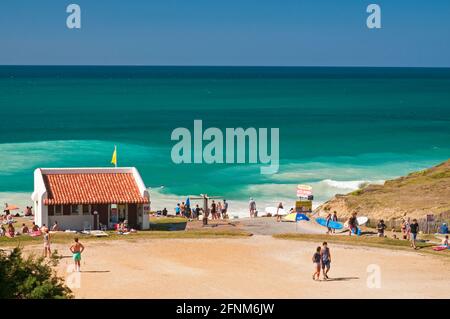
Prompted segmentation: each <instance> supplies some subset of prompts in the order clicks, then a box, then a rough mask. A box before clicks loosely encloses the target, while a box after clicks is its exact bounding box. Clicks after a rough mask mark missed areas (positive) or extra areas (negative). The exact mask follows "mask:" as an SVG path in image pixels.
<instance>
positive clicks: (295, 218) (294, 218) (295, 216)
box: [283, 212, 309, 222]
mask: <svg viewBox="0 0 450 319" xmlns="http://www.w3.org/2000/svg"><path fill="white" fill-rule="evenodd" d="M283 220H284V221H289V222H299V221H302V220H305V221H309V217H308V216H306V215H305V214H303V213H296V212H294V213H290V214H289V215H287V216H285V217H284V218H283Z"/></svg>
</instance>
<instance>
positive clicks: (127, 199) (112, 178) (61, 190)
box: [43, 173, 148, 205]
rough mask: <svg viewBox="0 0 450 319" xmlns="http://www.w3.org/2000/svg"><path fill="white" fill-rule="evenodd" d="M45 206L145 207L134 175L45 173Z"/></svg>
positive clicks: (145, 199) (146, 201)
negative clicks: (115, 205) (105, 205)
mask: <svg viewBox="0 0 450 319" xmlns="http://www.w3.org/2000/svg"><path fill="white" fill-rule="evenodd" d="M43 178H44V183H45V187H46V189H47V199H46V200H45V201H44V204H45V205H66V204H108V203H111V204H124V203H134V204H144V203H148V198H146V197H143V196H142V195H141V193H140V192H139V188H138V186H137V184H136V181H135V180H134V177H133V174H131V173H72V174H44V175H43Z"/></svg>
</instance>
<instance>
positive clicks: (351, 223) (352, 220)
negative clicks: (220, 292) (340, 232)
mask: <svg viewBox="0 0 450 319" xmlns="http://www.w3.org/2000/svg"><path fill="white" fill-rule="evenodd" d="M348 228H349V233H348V234H349V235H350V236H351V235H352V233H353V232H354V233H355V234H356V232H357V229H356V213H353V214H352V216H351V217H350V218H349V219H348Z"/></svg>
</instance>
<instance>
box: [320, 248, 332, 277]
mask: <svg viewBox="0 0 450 319" xmlns="http://www.w3.org/2000/svg"><path fill="white" fill-rule="evenodd" d="M320 257H321V263H322V272H323V279H328V272H329V271H330V267H331V254H330V248H328V244H327V242H326V241H324V242H323V244H322V248H321V249H320Z"/></svg>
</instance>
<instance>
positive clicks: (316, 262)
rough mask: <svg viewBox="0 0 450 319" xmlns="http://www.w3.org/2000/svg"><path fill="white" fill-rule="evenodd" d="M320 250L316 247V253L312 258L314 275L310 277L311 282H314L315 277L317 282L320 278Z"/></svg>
mask: <svg viewBox="0 0 450 319" xmlns="http://www.w3.org/2000/svg"><path fill="white" fill-rule="evenodd" d="M320 250H321V248H320V246H319V247H317V249H316V252H315V253H314V255H313V257H312V262H313V263H314V274H313V276H312V278H313V280H316V276H317V280H318V279H319V276H320Z"/></svg>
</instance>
